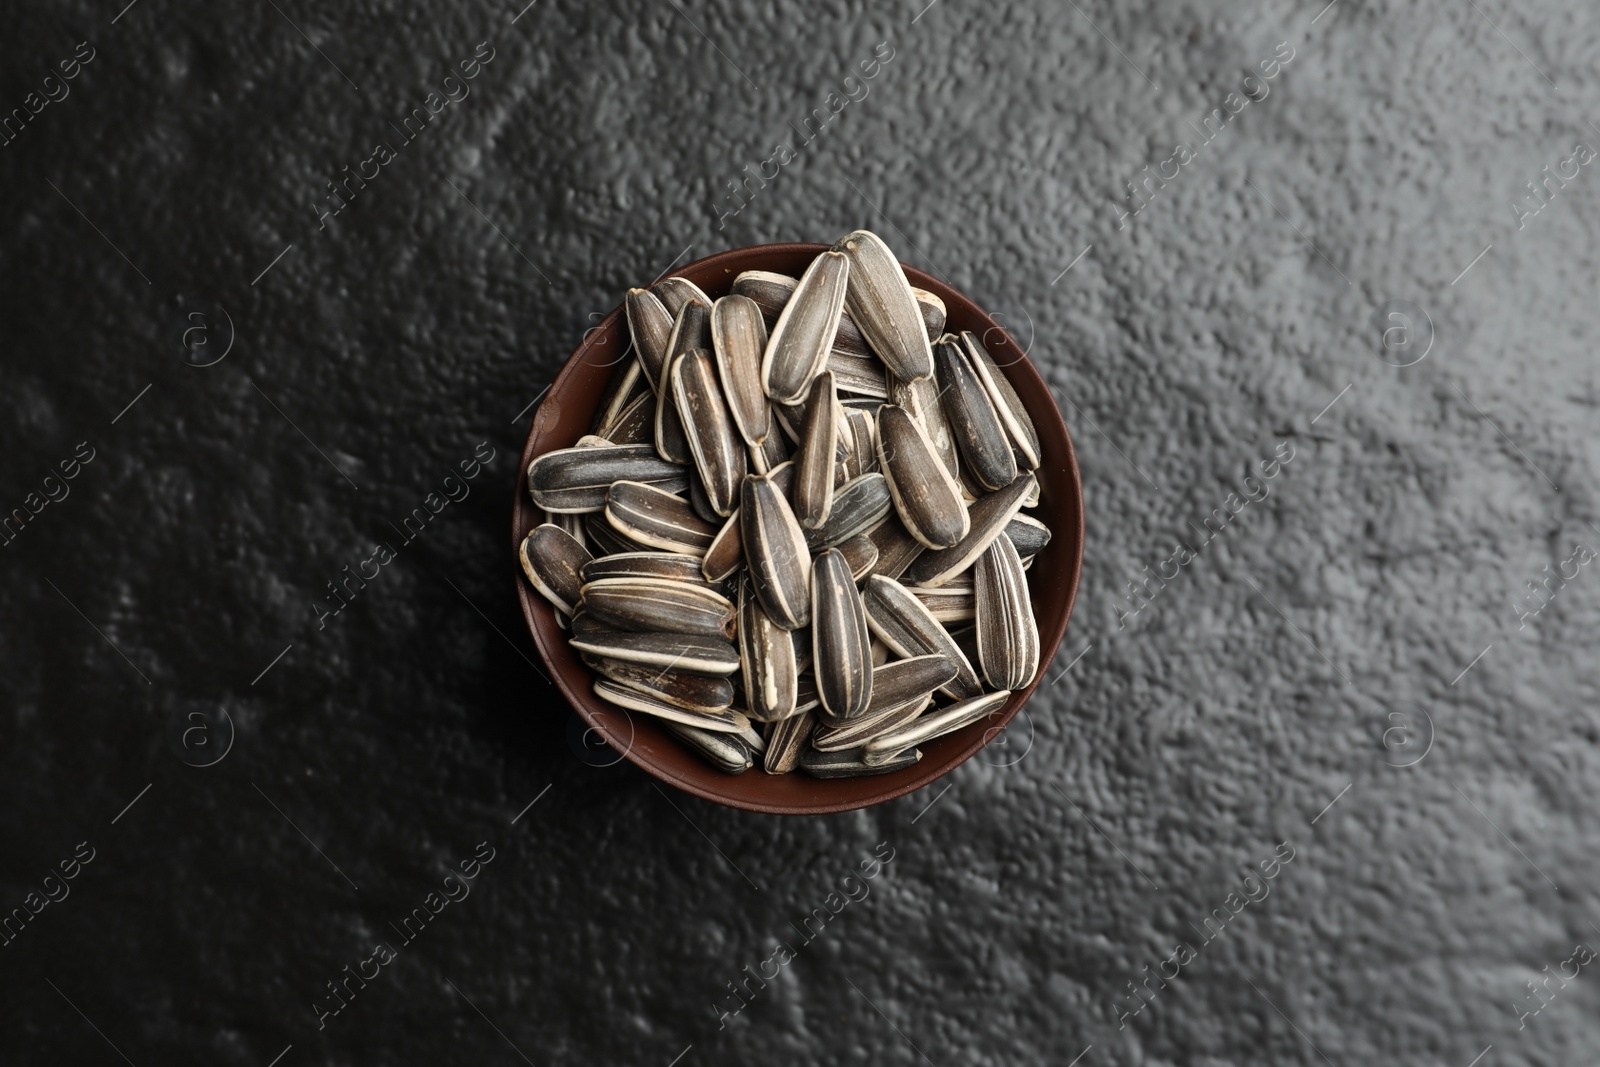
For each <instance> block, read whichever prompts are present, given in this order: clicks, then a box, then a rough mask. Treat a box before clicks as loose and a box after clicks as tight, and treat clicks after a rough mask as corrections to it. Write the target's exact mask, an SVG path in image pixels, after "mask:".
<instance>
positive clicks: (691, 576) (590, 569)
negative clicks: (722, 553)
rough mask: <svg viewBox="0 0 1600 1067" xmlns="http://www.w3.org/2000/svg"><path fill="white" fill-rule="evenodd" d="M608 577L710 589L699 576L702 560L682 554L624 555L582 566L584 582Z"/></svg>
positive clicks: (707, 583) (639, 553)
mask: <svg viewBox="0 0 1600 1067" xmlns="http://www.w3.org/2000/svg"><path fill="white" fill-rule="evenodd" d="M606 578H666V579H668V580H670V581H674V582H688V583H689V584H691V585H704V586H707V587H708V588H709V587H710V584H711V583H709V582H707V581H706V580H705V578H704V577H703V576H702V575H701V573H700V558H699V557H698V556H691V555H686V554H684V553H681V552H621V553H617V554H615V555H609V556H602V557H600V558H599V559H596V560H592V561H590V562H589V563H586V564H584V566H583V580H584V582H586V583H587V582H598V581H601V580H603V579H606Z"/></svg>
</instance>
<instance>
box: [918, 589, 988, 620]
mask: <svg viewBox="0 0 1600 1067" xmlns="http://www.w3.org/2000/svg"><path fill="white" fill-rule="evenodd" d="M906 589H907V591H908V592H910V593H911V595H912V596H914V597H916V598H917V599H918V600H920V601H922V606H923V607H925V608H927V609H928V614H930V615H932V616H933V617H934V618H936V619H938V620H939V621H940V622H942V623H946V624H948V623H952V622H966V621H967V620H969V619H973V618H976V617H977V613H978V606H977V600H976V599H975V594H974V593H973V591H972V586H970V585H955V584H953V583H952V584H950V585H941V586H934V587H927V586H920V585H917V586H907V587H906Z"/></svg>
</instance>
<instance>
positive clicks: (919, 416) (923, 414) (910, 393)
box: [889, 375, 961, 478]
mask: <svg viewBox="0 0 1600 1067" xmlns="http://www.w3.org/2000/svg"><path fill="white" fill-rule="evenodd" d="M889 403H891V404H899V405H900V406H901V407H903V408H905V409H906V411H907V412H908V413H909V414H910V415H911V417H912V418H913V419H915V420H916V421H917V423H918V424H919V425H921V427H922V429H923V430H924V431H925V432H926V433H927V435H928V440H930V441H932V442H933V447H934V450H935V451H936V452H938V453H939V460H940V462H942V463H943V464H944V469H945V470H947V471H949V472H950V477H952V478H959V477H960V474H961V463H960V458H959V457H960V454H961V453H960V450H959V449H958V448H957V446H956V437H955V434H954V433H953V432H951V430H950V420H948V419H946V418H945V416H944V405H943V404H942V403H941V402H940V398H939V383H938V380H937V379H934V378H913V379H911V380H910V381H906V380H904V379H902V378H896V377H894V376H893V375H890V376H889Z"/></svg>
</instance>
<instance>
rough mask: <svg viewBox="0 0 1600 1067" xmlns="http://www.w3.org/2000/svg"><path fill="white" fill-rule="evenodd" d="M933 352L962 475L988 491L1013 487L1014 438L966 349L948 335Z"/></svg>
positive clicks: (1015, 460)
mask: <svg viewBox="0 0 1600 1067" xmlns="http://www.w3.org/2000/svg"><path fill="white" fill-rule="evenodd" d="M933 351H934V360H935V362H936V363H937V364H938V368H939V391H940V395H941V397H942V398H943V400H944V413H945V418H947V419H949V420H950V429H951V430H952V431H953V432H954V434H955V439H956V445H957V447H959V448H960V449H961V459H962V472H963V473H966V474H970V475H971V476H972V477H973V478H974V479H976V480H977V481H978V483H979V484H981V485H982V486H983V487H984V488H985V489H1000V488H1002V487H1004V486H1007V485H1010V484H1011V483H1012V482H1013V481H1014V480H1015V479H1016V477H1017V457H1016V455H1015V454H1014V453H1013V452H1012V450H1011V436H1010V434H1008V433H1007V432H1006V427H1005V424H1004V423H1003V422H1001V421H1000V414H999V412H997V411H996V410H995V406H994V402H993V401H992V400H990V399H989V393H988V391H987V390H986V389H984V387H983V382H982V381H981V380H980V379H979V377H978V372H977V371H976V370H975V369H973V365H972V359H971V357H970V356H968V355H967V352H966V349H965V346H963V345H961V344H960V343H959V342H958V341H957V339H956V338H955V337H954V336H952V335H951V334H945V335H944V337H943V338H941V339H940V341H939V343H938V344H936V345H934V346H933Z"/></svg>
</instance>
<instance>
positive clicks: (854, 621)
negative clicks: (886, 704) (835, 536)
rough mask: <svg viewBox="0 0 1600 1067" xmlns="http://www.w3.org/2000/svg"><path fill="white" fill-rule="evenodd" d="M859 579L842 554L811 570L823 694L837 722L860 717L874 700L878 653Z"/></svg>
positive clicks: (832, 553)
mask: <svg viewBox="0 0 1600 1067" xmlns="http://www.w3.org/2000/svg"><path fill="white" fill-rule="evenodd" d="M870 642H871V636H870V634H869V633H868V632H867V617H866V612H865V611H864V610H863V608H862V606H861V594H860V592H858V591H857V590H856V583H855V579H854V578H852V577H851V576H850V568H849V566H848V565H847V564H846V563H845V561H844V556H843V555H842V554H841V553H840V552H839V551H838V549H833V548H830V549H828V550H827V551H825V552H823V553H822V555H820V556H818V557H817V558H816V561H815V562H814V563H813V564H812V567H811V648H812V653H813V655H815V656H816V675H817V692H818V694H819V695H820V696H821V697H822V706H823V707H824V708H825V709H827V711H828V713H829V714H830V715H832V716H833V718H834V719H836V720H849V719H855V718H859V717H860V716H861V715H862V714H863V713H864V712H865V711H866V710H867V707H868V705H869V704H870V703H871V701H872V648H871V644H870Z"/></svg>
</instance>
